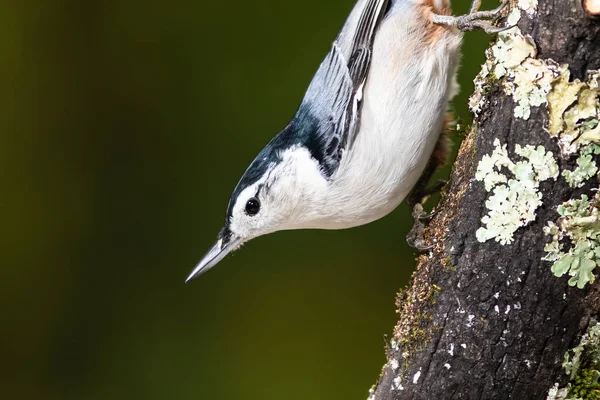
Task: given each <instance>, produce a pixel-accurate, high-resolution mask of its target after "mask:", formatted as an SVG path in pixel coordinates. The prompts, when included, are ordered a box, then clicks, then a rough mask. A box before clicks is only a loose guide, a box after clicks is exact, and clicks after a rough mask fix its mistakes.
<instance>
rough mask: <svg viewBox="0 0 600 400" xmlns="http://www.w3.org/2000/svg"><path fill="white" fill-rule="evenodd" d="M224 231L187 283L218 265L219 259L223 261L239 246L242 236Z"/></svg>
mask: <svg viewBox="0 0 600 400" xmlns="http://www.w3.org/2000/svg"><path fill="white" fill-rule="evenodd" d="M223 232H224V231H221V233H220V234H219V240H217V243H216V244H215V245H214V246H213V247H212V249H210V250H209V251H208V253H206V255H205V256H204V258H203V259H202V260H201V261H200V262H199V263H198V265H197V266H196V268H194V270H193V271H192V273H191V274H190V276H188V278H187V279H186V280H185V283H188V282H189V281H191V280H192V279H196V278H197V277H199V276H200V275H202V274H203V273H205V272H206V271H208V270H209V269H211V268H212V267H214V266H215V265H217V263H218V262H219V261H221V260H222V259H223V258H224V257H225V256H226V255H227V254H229V253H231V252H232V251H233V250H235V249H237V247H238V246H239V245H240V244H241V243H242V239H241V238H239V237H237V236H235V235H233V234H232V233H230V232H228V234H224V233H223Z"/></svg>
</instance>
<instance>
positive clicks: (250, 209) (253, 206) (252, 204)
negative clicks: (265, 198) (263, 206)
mask: <svg viewBox="0 0 600 400" xmlns="http://www.w3.org/2000/svg"><path fill="white" fill-rule="evenodd" d="M259 211H260V201H258V199H257V198H256V197H252V198H251V199H250V200H248V202H247V203H246V214H248V215H256V214H258V212H259Z"/></svg>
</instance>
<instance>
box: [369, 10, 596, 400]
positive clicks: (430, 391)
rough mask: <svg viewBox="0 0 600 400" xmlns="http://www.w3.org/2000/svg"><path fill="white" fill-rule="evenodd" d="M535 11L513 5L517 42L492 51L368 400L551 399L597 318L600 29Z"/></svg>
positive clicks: (587, 20) (580, 15) (570, 14)
mask: <svg viewBox="0 0 600 400" xmlns="http://www.w3.org/2000/svg"><path fill="white" fill-rule="evenodd" d="M538 2H539V5H537V7H535V3H537V2H536V1H535V0H527V1H520V2H517V1H514V2H513V4H512V5H511V6H512V10H511V13H510V15H509V17H508V18H509V20H511V19H512V21H515V20H516V21H518V28H514V29H513V30H511V31H508V32H507V33H504V34H501V35H500V36H499V38H498V39H497V41H496V43H495V44H494V45H493V49H492V50H488V61H487V64H486V65H485V66H484V68H483V71H482V73H481V74H480V76H479V77H478V78H477V81H476V87H477V90H476V93H475V94H474V95H473V98H472V104H471V106H472V109H473V111H474V113H475V114H476V117H475V121H474V125H473V128H472V129H471V130H470V132H469V133H468V136H467V137H466V139H465V140H464V141H463V143H462V146H461V148H460V152H459V155H458V159H457V161H456V163H455V166H454V170H453V172H452V175H451V178H450V181H449V183H448V185H447V187H446V190H445V193H444V194H443V196H442V199H441V201H440V204H439V205H438V213H437V215H436V217H435V218H434V219H433V221H432V222H431V224H430V226H429V227H428V230H427V235H428V236H427V238H428V240H429V241H430V242H433V243H435V246H434V248H433V249H432V250H431V251H430V252H429V253H428V254H423V255H421V256H420V257H419V259H418V266H417V269H416V271H415V273H414V275H413V277H412V282H411V284H410V286H409V288H408V289H406V290H404V291H402V292H401V293H400V294H399V296H398V299H397V306H398V312H399V314H400V319H399V322H398V324H397V326H396V328H395V331H394V338H393V340H392V341H391V344H390V346H389V348H388V351H387V356H388V362H387V363H386V365H385V366H384V368H383V371H382V375H381V377H380V380H379V382H378V383H377V385H376V386H375V387H374V388H373V389H372V391H371V397H370V399H377V400H379V399H381V400H387V399H543V398H545V397H546V395H547V393H548V390H549V389H550V388H551V387H552V386H553V385H554V383H555V382H558V383H559V384H560V385H561V386H565V385H567V384H568V380H569V376H567V375H566V374H565V371H564V370H563V368H562V363H563V360H564V355H565V353H566V352H567V351H568V350H569V349H570V348H573V347H574V346H576V345H577V343H578V341H579V339H580V338H581V335H582V334H583V333H585V332H586V330H587V329H588V326H589V325H590V321H591V320H592V319H593V318H598V316H599V312H600V285H599V282H598V281H596V282H595V283H594V282H593V278H594V275H593V273H595V274H598V270H600V267H598V268H596V269H595V270H594V271H593V272H592V273H587V274H586V273H584V272H585V271H584V267H585V268H588V270H586V271H588V272H589V268H592V269H593V268H594V267H595V266H596V262H597V261H598V263H600V258H597V257H598V256H596V253H594V249H596V245H598V247H599V248H600V243H598V241H597V237H598V236H600V223H597V218H596V215H597V214H598V208H597V203H596V200H597V198H596V197H595V196H597V189H598V178H597V169H596V170H594V166H595V165H596V163H597V162H598V161H599V157H598V155H597V154H598V153H600V147H598V149H596V148H595V147H594V146H596V144H597V143H600V126H599V125H598V119H599V115H598V113H599V110H600V100H599V97H598V96H600V92H599V91H598V86H597V85H598V74H596V75H593V74H590V72H591V71H592V70H597V69H600V23H599V22H598V20H597V19H594V18H592V17H590V16H589V15H588V14H586V12H585V11H584V9H583V7H582V6H581V4H580V3H579V2H580V0H538ZM517 3H518V4H519V7H521V9H518V8H517ZM594 85H596V87H595V88H594ZM596 131H598V132H596ZM528 145H529V146H532V147H527V146H528ZM538 146H542V147H541V148H540V147H538ZM596 150H598V151H596ZM482 160H483V161H482ZM581 160H583V161H581ZM580 161H581V162H580ZM581 163H583V165H580V164H581ZM580 167H581V168H580ZM565 171H570V172H566V173H565ZM582 195H587V197H588V199H591V200H589V201H583V202H582V197H581V196H582ZM569 201H570V203H569ZM577 201H579V203H576V202H577ZM575 203H576V204H575ZM575 206H579V208H578V210H575ZM561 207H562V208H561ZM569 207H571V208H569ZM482 219H483V221H482ZM552 225H554V228H552ZM551 246H554V247H552V248H551ZM580 246H589V248H588V247H580ZM584 250H585V251H584ZM598 254H599V255H600V250H599V251H598ZM569 257H571V258H569ZM577 257H580V258H577ZM548 260H549V261H548ZM578 268H579V269H578ZM561 271H563V273H564V274H565V276H563V277H557V276H556V275H560V272H561ZM573 285H575V286H573ZM577 285H579V286H580V287H581V288H579V287H577Z"/></svg>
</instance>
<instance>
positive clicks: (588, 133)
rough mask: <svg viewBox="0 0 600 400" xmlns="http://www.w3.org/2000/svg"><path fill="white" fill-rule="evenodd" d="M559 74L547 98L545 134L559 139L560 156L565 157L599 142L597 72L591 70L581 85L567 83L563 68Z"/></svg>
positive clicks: (577, 81) (571, 82) (599, 106)
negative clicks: (547, 120) (547, 113)
mask: <svg viewBox="0 0 600 400" xmlns="http://www.w3.org/2000/svg"><path fill="white" fill-rule="evenodd" d="M559 72H560V74H559V75H558V77H557V79H555V81H554V82H553V89H552V92H551V93H550V94H549V95H548V111H549V124H548V132H549V133H550V135H552V136H554V137H557V138H558V139H559V145H560V147H561V150H562V152H563V155H568V154H574V153H576V152H577V151H578V150H579V149H580V148H581V147H584V146H586V145H588V144H590V143H596V144H598V143H600V124H598V120H599V119H600V88H599V75H600V73H599V72H598V71H592V72H590V73H589V76H588V80H587V81H586V82H581V81H580V80H579V79H575V80H574V81H571V79H570V73H569V70H568V69H567V68H566V66H561V67H560V71H559Z"/></svg>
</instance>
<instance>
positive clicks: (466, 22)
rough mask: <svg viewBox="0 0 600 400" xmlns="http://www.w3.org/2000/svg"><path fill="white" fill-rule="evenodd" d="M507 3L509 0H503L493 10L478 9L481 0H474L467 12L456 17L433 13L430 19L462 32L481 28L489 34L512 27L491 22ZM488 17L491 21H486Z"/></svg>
mask: <svg viewBox="0 0 600 400" xmlns="http://www.w3.org/2000/svg"><path fill="white" fill-rule="evenodd" d="M509 3H510V0H504V1H503V2H502V4H501V5H500V6H499V7H497V8H495V9H493V10H489V11H479V7H480V6H481V0H474V1H473V4H472V6H471V12H470V13H469V14H465V15H460V16H458V17H455V16H452V15H438V14H433V16H432V21H433V22H434V23H436V24H440V25H447V26H453V27H455V28H457V29H459V30H461V31H463V32H468V31H474V30H482V31H484V32H486V33H489V34H495V33H499V32H502V31H505V30H507V29H510V28H512V26H509V27H502V28H500V27H497V26H495V25H494V24H493V23H492V22H493V20H494V19H495V18H497V17H498V16H499V15H500V13H501V12H502V10H504V8H506V7H507V6H508V5H509ZM488 19H492V21H488Z"/></svg>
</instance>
